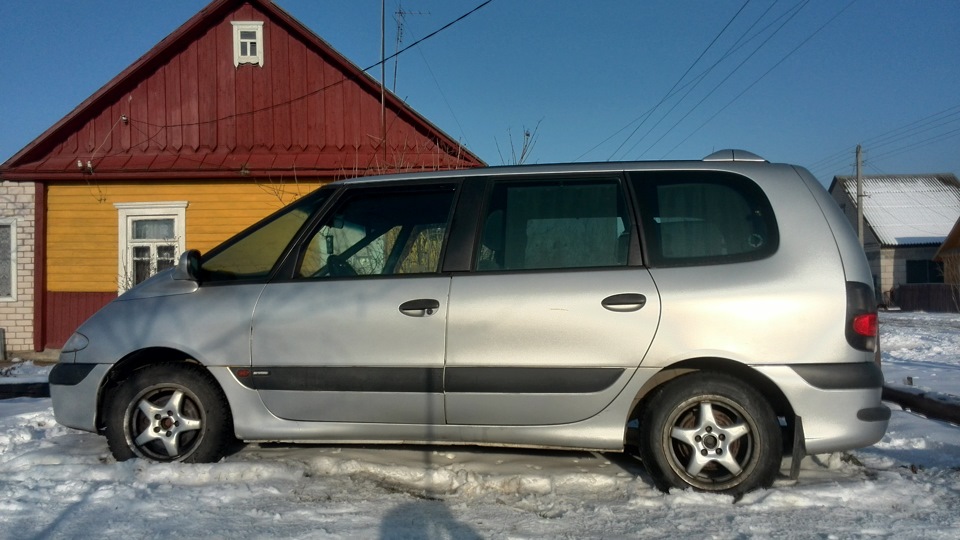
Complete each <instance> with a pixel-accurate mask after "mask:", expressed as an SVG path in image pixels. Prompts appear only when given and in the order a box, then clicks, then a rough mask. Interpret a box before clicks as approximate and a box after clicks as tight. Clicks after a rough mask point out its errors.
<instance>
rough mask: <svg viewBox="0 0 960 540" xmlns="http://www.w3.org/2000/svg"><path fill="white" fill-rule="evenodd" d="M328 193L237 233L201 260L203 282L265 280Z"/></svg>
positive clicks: (322, 193)
mask: <svg viewBox="0 0 960 540" xmlns="http://www.w3.org/2000/svg"><path fill="white" fill-rule="evenodd" d="M328 193H329V192H326V191H323V192H321V193H320V194H319V196H315V197H307V198H304V199H301V200H299V201H297V202H294V203H292V204H291V205H289V206H287V207H285V208H283V209H282V210H280V211H279V212H277V213H276V214H273V215H272V216H269V217H267V218H266V219H264V220H263V221H261V222H259V223H257V224H256V225H254V226H253V227H250V228H249V229H247V230H245V231H243V232H241V233H240V234H238V235H237V236H235V237H233V238H232V239H230V240H228V241H227V242H225V243H224V244H222V245H221V247H218V248H216V249H215V250H214V251H213V252H211V255H209V256H207V257H204V261H203V264H202V265H201V270H202V272H201V275H202V276H203V281H205V282H209V281H232V280H241V279H242V280H251V279H261V278H265V277H267V276H268V275H269V274H270V271H271V270H272V269H273V267H274V265H276V263H277V260H278V259H279V258H280V255H282V254H283V252H284V250H285V249H286V247H287V246H288V245H289V244H290V241H291V240H293V237H294V236H296V234H297V231H299V230H300V228H301V227H302V226H303V224H304V223H305V222H306V221H307V218H309V217H310V215H311V214H312V213H313V212H314V211H315V210H316V209H317V208H319V207H320V206H321V205H322V204H323V201H324V200H326V198H327V194H328Z"/></svg>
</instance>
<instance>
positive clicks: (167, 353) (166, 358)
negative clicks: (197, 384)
mask: <svg viewBox="0 0 960 540" xmlns="http://www.w3.org/2000/svg"><path fill="white" fill-rule="evenodd" d="M157 364H189V365H192V366H196V367H198V368H200V369H202V370H203V371H204V372H205V373H206V374H207V376H208V377H209V378H210V381H211V382H212V383H213V384H214V387H215V388H217V389H218V390H219V392H220V394H221V397H222V398H223V402H224V403H225V404H226V406H227V410H228V411H229V412H230V414H231V415H232V414H233V409H232V407H231V406H230V401H229V400H228V399H227V396H226V392H224V390H223V387H221V386H220V382H219V381H218V380H217V378H216V377H214V376H213V374H211V373H210V372H209V370H207V367H206V366H205V365H203V363H202V362H200V361H198V360H196V359H195V358H193V357H192V356H190V355H189V354H187V353H185V352H183V351H181V350H178V349H174V348H170V347H147V348H144V349H140V350H138V351H134V352H132V353H130V354H128V355H126V356H124V357H123V358H121V359H120V360H119V361H117V362H116V363H115V364H114V365H113V367H112V368H111V369H110V371H109V372H108V373H107V376H106V377H105V378H104V380H103V382H102V383H101V384H100V390H99V391H98V393H97V417H96V426H97V430H98V431H99V432H101V433H102V432H103V429H104V418H105V411H104V408H105V407H106V403H107V395H108V394H109V393H110V392H111V391H112V390H113V389H114V388H116V387H117V386H119V385H120V383H122V382H123V381H125V380H126V379H128V378H129V377H130V376H131V375H132V374H133V373H134V372H136V371H139V370H141V369H143V368H145V367H147V366H152V365H157Z"/></svg>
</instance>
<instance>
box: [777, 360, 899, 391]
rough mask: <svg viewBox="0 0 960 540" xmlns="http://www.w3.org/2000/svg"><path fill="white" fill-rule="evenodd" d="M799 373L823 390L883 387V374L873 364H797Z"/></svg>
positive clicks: (795, 366)
mask: <svg viewBox="0 0 960 540" xmlns="http://www.w3.org/2000/svg"><path fill="white" fill-rule="evenodd" d="M790 369H792V370H793V371H795V372H797V375H800V376H801V377H803V380H805V381H807V382H808V383H809V384H810V385H811V386H815V387H817V388H819V389H821V390H857V389H863V388H876V389H880V388H881V387H883V372H882V371H880V366H878V365H877V364H875V363H873V362H855V363H846V364H795V365H792V366H790Z"/></svg>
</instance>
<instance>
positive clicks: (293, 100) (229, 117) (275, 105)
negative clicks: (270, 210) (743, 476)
mask: <svg viewBox="0 0 960 540" xmlns="http://www.w3.org/2000/svg"><path fill="white" fill-rule="evenodd" d="M491 2H493V0H486V1H485V2H482V3H481V4H479V5H478V6H476V7H475V8H473V9H471V10H470V11H468V12H466V13H464V14H463V15H461V16H459V17H457V18H456V19H454V20H452V21H450V22H449V23H447V24H445V25H443V26H441V27H440V28H438V29H436V30H434V31H433V32H430V33H429V34H427V35H426V36H424V37H422V38H420V39H418V40H416V41H414V42H413V43H411V44H410V45H407V46H406V47H404V48H402V49H400V50H399V51H397V52H395V53H393V54H391V55H390V56H387V57H386V58H383V59H382V60H380V61H379V62H376V63H375V64H371V65H370V66H367V67H365V68H363V69H361V70H360V71H363V72H364V73H366V72H367V71H370V70H371V69H373V68H376V67H378V66H380V65H381V64H383V63H385V62H388V61H390V60H393V59H394V58H396V57H398V56H400V55H401V54H403V53H404V52H406V51H408V50H410V48H412V47H415V46H417V45H419V44H421V43H423V42H424V41H426V40H428V39H430V38H432V37H434V36H436V35H437V34H439V33H440V32H443V31H444V30H446V29H448V28H450V27H451V26H453V25H455V24H457V23H458V22H460V21H462V20H464V19H466V18H467V17H469V16H470V15H473V14H474V13H476V12H477V11H479V10H480V9H482V8H484V7H486V6H487V5H488V4H490V3H491ZM346 81H347V78H345V77H343V78H341V79H340V80H338V81H334V82H332V83H330V84H328V85H326V86H323V87H320V88H317V89H316V90H312V91H310V92H307V93H306V94H303V95H301V96H298V97H295V98H291V99H288V100H287V101H282V102H279V103H273V104H271V105H267V106H266V107H261V108H259V109H253V110H250V111H246V112H241V113H233V114H229V115H226V116H222V117H220V118H215V119H213V120H204V121H199V122H188V123H182V124H163V125H160V124H152V123H150V122H146V121H143V120H137V121H138V122H140V123H141V124H143V125H146V126H150V127H155V128H175V127H190V126H201V125H206V124H214V123H217V122H223V121H226V120H232V119H234V118H238V117H241V116H248V115H254V114H257V113H261V112H266V111H270V110H273V109H276V108H279V107H283V106H286V105H291V104H293V103H296V102H298V101H302V100H304V99H307V98H308V97H311V96H314V95H316V94H319V93H322V92H325V91H327V90H329V89H330V88H333V87H335V86H339V85H341V84H343V83H345V82H346ZM133 121H134V120H133V119H131V122H133Z"/></svg>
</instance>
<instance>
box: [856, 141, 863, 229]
mask: <svg viewBox="0 0 960 540" xmlns="http://www.w3.org/2000/svg"><path fill="white" fill-rule="evenodd" d="M862 162H863V159H862V154H861V148H860V145H859V144H858V145H857V237H858V238H860V247H861V248H862V247H863V176H862V175H861V174H860V164H861V163H862Z"/></svg>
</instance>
